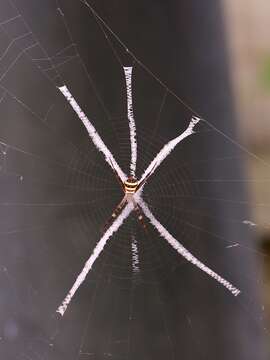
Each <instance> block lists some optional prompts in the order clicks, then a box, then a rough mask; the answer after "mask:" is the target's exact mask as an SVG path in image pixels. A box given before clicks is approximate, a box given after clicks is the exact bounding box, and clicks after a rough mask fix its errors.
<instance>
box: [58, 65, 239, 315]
mask: <svg viewBox="0 0 270 360" xmlns="http://www.w3.org/2000/svg"><path fill="white" fill-rule="evenodd" d="M123 70H124V75H125V81H126V93H127V118H128V124H129V130H130V144H131V160H130V175H129V176H127V175H126V174H125V173H124V172H123V171H122V169H121V168H120V166H119V165H118V163H117V162H116V160H115V159H114V157H113V154H112V153H111V151H110V150H109V149H108V147H107V146H106V145H105V143H104V142H103V140H102V139H101V137H100V136H99V134H98V132H97V131H96V129H95V127H94V126H93V124H92V123H91V122H90V120H89V118H88V117H87V116H86V115H85V113H84V112H83V111H82V110H81V108H80V106H79V105H78V103H77V101H76V100H75V99H74V97H73V96H72V94H71V92H70V91H69V89H68V88H67V86H66V85H63V86H61V87H59V88H58V89H59V90H60V91H61V93H62V94H63V95H64V97H65V98H66V100H67V101H68V103H69V104H70V105H71V107H72V109H73V110H74V111H75V113H76V114H77V116H78V117H79V119H80V120H81V121H82V123H83V124H84V126H85V128H86V130H87V131H88V134H89V137H90V138H91V140H92V141H93V143H94V145H95V146H96V148H97V150H98V151H100V152H101V153H102V154H103V155H104V158H105V161H106V162H107V163H108V164H109V165H110V167H111V169H112V170H113V172H114V174H115V176H116V178H117V180H118V182H119V184H120V186H121V188H122V190H123V192H124V197H123V199H122V200H121V202H120V204H119V205H118V206H116V208H115V210H114V211H113V213H112V216H111V218H110V219H109V221H108V222H107V225H106V226H105V229H104V231H103V233H102V237H101V239H100V240H99V241H98V243H97V244H96V246H95V248H94V250H93V252H92V254H91V255H90V256H89V258H88V260H87V261H86V263H85V265H84V267H83V269H82V271H81V272H80V274H79V275H78V276H77V278H76V280H75V282H74V284H73V286H72V287H71V289H70V290H69V292H68V294H67V295H66V297H65V298H64V300H63V301H62V303H61V305H60V306H59V307H58V309H57V312H58V313H60V314H61V315H62V316H63V315H64V313H65V311H66V309H67V307H68V305H69V303H70V301H71V300H72V298H73V296H74V295H75V293H76V291H77V290H78V288H79V287H80V286H81V284H82V283H83V281H84V280H85V278H86V276H87V274H88V272H89V271H90V270H91V269H92V267H93V265H94V263H95V261H96V259H97V258H98V257H99V255H100V253H101V252H102V250H103V249H104V246H105V245H106V243H107V241H108V239H109V238H111V237H112V235H113V234H114V233H116V232H117V231H118V229H119V228H120V226H121V225H122V224H123V222H124V221H125V220H126V219H127V217H128V216H129V215H130V213H131V212H132V211H133V210H134V211H135V212H136V213H137V215H138V219H139V221H140V223H141V224H142V225H143V227H144V229H146V225H145V223H144V220H143V214H144V215H145V216H146V217H147V218H148V220H149V222H150V224H151V225H153V227H154V228H155V229H156V230H157V232H158V233H159V235H160V236H161V237H162V238H164V239H165V240H166V241H167V243H168V244H169V245H170V246H171V247H172V248H173V249H174V250H175V251H177V252H178V253H179V254H180V255H182V256H183V257H184V258H185V259H186V260H187V261H189V262H190V263H192V264H193V265H195V266H196V267H197V268H199V269H200V270H202V271H203V272H205V273H206V274H207V275H208V276H210V277H212V278H213V279H215V280H216V281H217V282H218V283H219V284H221V285H222V286H224V287H225V288H226V289H227V290H229V291H230V292H231V293H232V294H233V295H234V296H237V295H238V294H239V293H240V290H239V289H237V288H236V287H235V286H234V285H232V284H231V283H230V282H229V281H227V280H226V279H224V278H223V277H222V276H220V275H219V274H217V273H216V272H215V271H213V270H212V269H210V268H209V267H208V266H207V265H205V264H204V263H202V262H201V261H200V260H199V259H197V258H196V257H195V256H194V255H192V254H191V252H189V251H188V250H187V249H186V248H185V247H184V246H183V245H182V244H181V243H180V242H179V241H178V240H177V239H175V238H174V237H173V235H171V234H170V233H169V231H168V230H167V229H166V228H165V227H164V226H163V225H162V224H161V223H160V221H159V220H158V219H157V218H156V217H155V215H154V214H153V213H152V211H151V210H150V208H149V207H148V205H147V203H146V201H145V200H144V199H143V198H142V193H143V187H144V185H145V184H146V182H147V181H148V179H149V178H150V176H151V175H153V174H154V172H155V170H156V168H157V167H159V166H160V165H161V163H162V162H163V161H164V160H165V159H166V158H167V156H168V155H169V154H170V153H171V152H172V151H173V150H174V148H175V147H176V146H177V145H178V144H179V143H180V142H181V141H182V140H184V139H185V138H187V137H188V136H190V135H192V134H193V133H194V131H193V128H194V126H196V124H197V123H198V122H199V121H200V120H201V119H200V118H198V117H194V116H193V117H192V118H191V120H190V123H189V125H188V127H187V128H186V130H185V131H184V132H183V133H181V134H180V135H178V136H177V137H176V138H174V139H172V140H170V141H169V142H168V143H167V144H165V145H164V146H163V148H162V149H161V150H160V151H159V152H158V154H157V155H156V157H155V158H154V159H153V160H152V162H151V163H150V164H149V165H148V167H147V168H146V170H145V171H144V173H143V174H142V176H141V178H140V179H139V180H138V179H137V177H136V162H137V140H136V124H135V119H134V115H133V105H132V87H131V85H132V84H131V80H132V67H124V68H123ZM136 261H137V262H138V261H139V260H138V259H137V260H136ZM136 266H137V264H136Z"/></svg>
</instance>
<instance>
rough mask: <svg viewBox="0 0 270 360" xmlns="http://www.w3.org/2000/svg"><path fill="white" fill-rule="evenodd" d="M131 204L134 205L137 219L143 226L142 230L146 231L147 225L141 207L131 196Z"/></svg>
mask: <svg viewBox="0 0 270 360" xmlns="http://www.w3.org/2000/svg"><path fill="white" fill-rule="evenodd" d="M132 204H133V206H134V211H135V212H136V214H137V218H138V220H139V223H140V224H141V225H142V227H143V230H144V231H145V232H146V233H148V230H147V225H146V223H145V221H144V216H143V212H142V209H141V207H140V205H139V204H138V203H137V202H136V201H135V200H134V199H133V198H132Z"/></svg>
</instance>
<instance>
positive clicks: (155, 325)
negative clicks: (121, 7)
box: [0, 1, 269, 360]
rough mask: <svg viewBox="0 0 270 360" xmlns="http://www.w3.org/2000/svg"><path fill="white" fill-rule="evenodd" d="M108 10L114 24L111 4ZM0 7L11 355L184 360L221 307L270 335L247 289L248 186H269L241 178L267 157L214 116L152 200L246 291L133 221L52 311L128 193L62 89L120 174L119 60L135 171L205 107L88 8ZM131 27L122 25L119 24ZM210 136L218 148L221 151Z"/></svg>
mask: <svg viewBox="0 0 270 360" xmlns="http://www.w3.org/2000/svg"><path fill="white" fill-rule="evenodd" d="M101 9H102V11H105V12H104V14H105V15H106V11H107V16H105V17H104V18H108V19H109V18H110V11H111V12H112V14H113V13H114V12H117V10H114V9H113V8H112V9H111V10H110V11H109V10H108V9H107V10H104V9H105V7H104V8H102V6H101ZM0 16H1V19H0V27H1V33H0V36H1V39H0V44H1V56H0V66H1V70H0V91H1V93H0V113H1V124H0V134H1V135H0V145H1V148H0V156H1V158H0V160H1V185H2V186H1V206H0V208H1V255H0V266H1V268H2V271H1V288H2V289H3V293H2V295H1V299H0V301H1V305H2V310H1V322H2V324H3V326H2V329H1V334H0V336H1V343H2V346H1V351H3V354H4V355H3V356H5V358H6V359H9V358H10V359H21V360H25V359H31V360H34V359H37V360H38V359H49V360H51V359H78V360H85V359H107V358H110V359H128V360H129V359H133V358H134V359H135V358H136V359H138V358H140V359H159V358H162V359H164V358H165V359H177V358H178V357H179V356H180V354H181V355H183V356H184V358H188V356H189V354H190V353H191V352H190V351H191V350H190V349H191V348H195V350H194V351H195V353H196V354H197V358H202V359H206V358H208V355H207V354H208V349H207V348H206V347H205V344H206V343H207V341H206V340H205V338H204V337H205V336H206V335H205V332H206V329H207V331H208V332H209V333H210V335H209V336H210V337H211V336H212V337H213V338H214V337H215V332H216V331H217V328H218V327H215V325H213V324H212V325H211V327H210V328H209V327H206V326H205V323H206V321H207V320H208V319H209V314H210V313H212V312H213V314H216V315H217V314H219V316H220V317H221V318H222V319H223V320H222V321H224V319H227V320H226V321H227V324H226V326H227V327H229V328H233V327H234V326H239V325H237V324H238V321H239V319H241V321H243V318H244V319H245V325H243V326H246V327H248V328H250V329H251V331H254V332H255V333H256V334H259V332H260V328H261V327H262V326H263V327H264V330H265V334H268V330H267V327H266V325H265V322H264V306H263V305H262V304H259V306H258V301H257V299H256V296H255V295H254V283H259V282H261V281H262V276H261V268H260V266H257V265H255V264H254V262H255V260H254V255H255V254H256V256H257V257H258V258H262V257H263V258H266V256H265V255H264V254H260V253H259V251H258V249H257V248H256V244H254V242H252V241H251V239H252V238H253V237H254V232H253V230H254V228H256V226H252V224H253V225H256V224H254V223H253V222H252V219H251V217H250V215H249V213H248V211H247V205H251V206H253V207H255V206H266V207H269V204H253V203H252V202H251V201H250V199H249V197H248V195H247V193H246V192H245V190H243V189H242V188H241V187H239V183H241V184H242V183H244V184H245V183H247V182H249V181H264V179H247V178H246V179H245V178H243V176H242V169H241V166H239V162H240V163H241V162H244V161H245V158H246V157H247V156H248V157H251V158H253V159H255V161H260V162H263V163H264V166H267V167H269V164H266V163H265V162H264V160H262V159H259V158H258V157H257V156H256V155H255V154H251V153H249V152H248V150H246V149H245V148H244V147H243V146H242V145H241V144H240V143H238V141H237V140H236V139H234V138H233V137H231V135H230V131H232V130H231V129H229V128H228V129H226V128H225V129H223V128H222V126H220V127H218V126H216V125H215V124H216V123H214V122H209V121H208V120H206V119H203V120H202V121H201V122H200V123H199V125H198V127H197V128H196V134H195V135H193V136H192V137H190V138H188V139H187V140H184V142H183V143H181V144H180V145H179V148H177V149H176V150H175V151H174V152H173V153H172V154H171V155H170V156H169V157H168V158H167V159H166V161H164V163H163V164H162V165H161V166H160V168H159V169H158V170H157V171H156V172H155V174H154V175H153V178H151V181H149V184H147V185H146V186H145V189H144V198H145V199H146V201H147V203H148V204H149V205H150V207H151V209H152V211H153V212H154V213H155V215H156V217H157V218H158V219H159V220H160V222H161V223H162V224H163V226H165V227H166V228H167V229H168V230H169V231H170V232H172V233H173V235H174V237H175V238H176V239H179V241H180V242H181V243H182V244H183V245H184V246H185V247H186V248H188V249H189V250H190V251H191V252H192V253H193V254H195V255H196V256H197V257H198V258H200V259H201V260H202V261H203V262H205V263H207V264H208V265H209V266H210V267H211V268H213V269H215V270H216V271H217V272H218V273H219V274H221V275H222V276H224V277H225V278H228V279H230V281H231V282H232V283H233V284H237V286H238V287H239V288H240V289H241V297H239V298H233V297H232V296H231V295H230V294H224V292H225V290H224V289H222V287H220V286H219V285H218V284H216V283H215V282H214V281H213V280H212V279H208V277H207V276H206V275H205V274H204V273H201V272H200V271H199V270H197V269H196V268H195V269H194V268H193V266H192V265H190V264H188V263H187V262H186V261H185V260H184V259H183V258H182V257H181V256H180V255H179V254H178V253H177V252H175V251H174V250H173V249H172V248H171V247H170V246H169V245H168V244H167V243H166V241H165V240H164V239H162V238H161V237H159V236H158V234H157V232H156V230H155V229H154V228H152V227H151V225H150V224H149V223H147V232H145V231H144V230H143V229H142V227H141V226H140V224H139V223H138V220H137V218H136V216H134V215H132V216H130V217H129V218H128V219H127V220H126V221H125V223H124V224H123V226H122V227H121V228H120V229H119V230H118V231H117V233H115V234H114V235H113V237H112V238H111V239H110V241H108V244H107V245H106V246H105V248H104V251H103V252H102V254H101V255H100V257H98V259H97V261H96V263H95V265H94V267H93V269H92V270H91V272H90V273H89V274H88V276H87V279H86V281H85V283H84V284H83V285H82V286H81V287H80V289H79V290H78V292H77V294H76V296H75V297H74V299H73V300H72V303H71V304H70V307H69V309H68V311H67V313H66V314H65V316H64V317H63V318H61V319H59V317H58V315H57V314H56V313H55V311H56V309H57V307H58V305H59V303H60V302H61V301H62V299H63V297H64V296H65V294H66V292H67V291H68V289H69V288H70V286H71V284H72V282H73V281H74V278H75V277H76V275H77V274H78V273H79V272H80V271H81V268H82V265H83V264H84V262H85V261H86V259H87V258H88V257H89V254H91V252H92V250H93V249H94V247H95V245H96V243H97V241H98V240H99V239H100V237H101V234H102V230H103V227H104V224H105V223H106V221H107V220H108V219H109V218H110V216H111V214H112V211H113V209H114V208H115V206H116V205H117V204H118V203H119V201H120V200H121V197H122V191H121V189H120V188H119V184H118V183H117V180H116V179H115V177H114V174H113V173H112V171H111V169H110V168H109V166H107V164H106V163H105V161H104V159H103V157H102V156H101V154H100V153H98V152H97V150H96V148H95V146H94V145H93V143H92V142H91V141H90V139H89V137H88V134H87V132H86V131H85V128H84V127H83V125H82V124H81V122H80V120H79V119H78V118H77V117H76V115H75V114H74V112H73V111H72V109H71V108H70V106H69V104H68V103H67V102H66V100H65V98H64V97H63V96H62V95H61V93H60V92H59V90H58V88H57V87H59V86H62V85H63V84H67V85H68V87H69V88H70V89H72V94H73V96H74V98H75V99H76V100H77V101H78V102H79V104H80V106H81V107H82V109H83V111H84V112H85V113H86V114H87V115H88V116H89V118H90V119H91V121H92V122H93V124H94V126H95V127H96V129H97V131H98V133H99V134H100V136H101V137H102V139H103V141H104V142H105V143H106V145H107V146H108V148H109V149H110V150H111V151H112V153H113V155H114V157H115V158H116V159H117V161H118V163H119V164H120V165H121V168H122V169H124V170H125V171H126V172H128V170H129V167H130V157H131V154H130V135H129V128H128V122H127V111H126V88H125V78H124V72H123V66H133V77H132V87H133V97H134V98H133V101H134V116H135V119H136V124H137V129H136V130H137V140H138V162H137V171H136V172H137V174H142V173H143V172H144V170H145V169H146V167H147V166H148V165H149V163H150V162H151V161H152V160H153V158H154V156H155V155H156V154H157V152H158V151H159V150H160V149H161V147H162V146H163V145H164V144H165V143H167V142H168V141H169V140H171V139H172V138H174V137H175V136H176V134H180V133H181V132H183V131H184V130H185V129H186V127H187V125H188V123H189V121H190V118H191V116H192V115H194V114H196V113H195V112H194V110H192V108H191V107H190V106H187V105H186V104H185V103H184V102H183V101H182V100H181V99H182V98H180V97H178V96H176V94H175V93H174V92H173V91H172V90H171V88H170V87H167V85H165V84H164V83H163V82H162V80H161V78H162V77H161V76H159V75H158V76H157V75H154V74H153V73H151V71H150V70H149V69H148V68H147V67H146V65H145V64H144V62H141V61H140V60H139V56H138V58H137V54H140V53H141V52H142V50H140V42H139V41H138V40H137V39H136V37H135V36H134V35H133V38H132V37H131V38H130V37H129V34H128V33H127V34H126V35H125V36H124V38H125V39H127V42H128V43H131V44H134V46H135V48H134V50H133V49H132V50H130V49H128V48H127V47H126V45H124V43H123V42H122V37H121V39H120V38H119V37H118V35H117V34H118V33H117V34H116V33H114V32H112V30H111V28H110V27H109V26H108V24H107V23H106V22H104V20H103V17H100V15H99V12H98V13H96V12H95V11H94V10H93V8H92V7H91V5H90V4H88V3H86V2H85V3H83V2H79V1H78V2H68V3H64V2H54V1H47V2H46V12H45V13H44V8H43V5H41V4H39V3H38V2H35V1H27V2H26V1H20V2H17V3H12V2H10V1H5V2H4V3H3V5H1V15H0ZM115 19H116V18H115ZM127 22H128V20H127V19H123V21H122V22H121V23H120V24H118V30H119V33H124V31H127V28H128V26H127ZM115 26H116V27H117V24H116V23H115ZM55 34H57V36H55ZM151 35H153V34H150V35H147V36H149V37H151ZM136 40H137V41H136ZM168 47H169V48H170V47H171V44H168ZM132 51H134V53H133V52H132ZM142 54H143V52H142ZM168 56H169V55H166V57H164V58H162V59H161V60H160V61H159V64H161V65H160V68H159V66H158V65H156V70H157V73H158V74H160V73H161V74H166V71H165V70H168V67H166V65H165V64H166V61H167V60H166V59H167V58H168ZM140 58H142V59H144V56H143V55H142V56H141V57H140ZM167 64H168V63H167ZM154 66H155V64H154ZM162 68H164V69H165V70H163V71H162V70H161V69H162ZM163 78H164V77H163ZM184 90H185V89H184ZM184 90H183V89H182V92H184ZM186 91H187V93H188V90H186ZM177 93H178V92H177ZM180 93H181V91H180ZM209 143H211V144H217V143H218V144H219V146H218V147H217V146H215V152H213V151H212V150H211V146H206V144H208V145H209ZM213 148H214V145H213ZM239 160H240V161H239ZM243 188H244V186H243ZM222 208H226V211H221V209H222ZM217 209H219V211H217ZM266 227H269V225H268V224H266ZM240 260H241V266H240V265H239V261H240ZM259 264H261V262H259ZM247 269H252V273H251V271H250V270H248V271H247ZM250 274H251V275H250ZM264 286H267V284H266V285H264ZM209 293H211V296H209ZM191 299H192V300H191ZM213 307H214V309H213ZM221 313H222V315H220V314H221ZM243 314H244V315H243ZM213 316H215V315H213ZM216 326H217V325H216ZM179 334H181V336H180V335H179ZM183 334H184V335H183ZM227 336H228V338H226V342H227V343H228V344H231V342H232V338H231V337H230V336H229V335H227ZM211 345H212V347H213V348H214V347H215V346H218V345H214V344H213V343H212V344H211Z"/></svg>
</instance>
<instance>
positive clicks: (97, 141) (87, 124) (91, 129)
mask: <svg viewBox="0 0 270 360" xmlns="http://www.w3.org/2000/svg"><path fill="white" fill-rule="evenodd" d="M58 89H59V90H60V91H61V93H62V94H63V95H64V97H65V98H66V99H67V101H68V102H69V104H70V105H71V107H72V109H73V110H74V111H75V113H76V114H77V115H78V117H79V119H80V120H81V121H82V122H83V124H84V126H85V128H86V130H87V131H88V134H89V136H90V138H91V139H92V141H93V143H94V145H95V146H96V148H97V149H98V150H99V151H100V152H102V153H103V155H104V156H105V160H106V161H107V163H108V164H109V165H110V167H111V168H112V169H113V167H114V169H115V170H116V172H117V173H118V175H119V176H120V178H121V180H122V181H125V180H126V179H127V176H126V174H125V173H124V172H123V171H122V169H121V168H120V166H119V165H118V164H117V162H116V160H115V159H114V157H113V155H112V153H111V152H110V150H109V149H108V148H107V146H106V145H105V144H104V142H103V140H102V139H101V137H100V136H99V134H98V132H97V131H96V129H95V128H94V126H93V125H92V123H91V121H90V120H89V119H88V117H87V116H86V115H85V113H84V112H83V111H82V109H81V108H80V106H79V105H78V103H77V101H76V100H75V99H74V97H73V96H72V94H71V93H70V91H69V89H68V88H67V87H66V85H64V86H61V87H59V88H58ZM112 165H113V166H112ZM114 169H113V170H114Z"/></svg>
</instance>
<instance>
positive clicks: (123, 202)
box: [102, 196, 127, 233]
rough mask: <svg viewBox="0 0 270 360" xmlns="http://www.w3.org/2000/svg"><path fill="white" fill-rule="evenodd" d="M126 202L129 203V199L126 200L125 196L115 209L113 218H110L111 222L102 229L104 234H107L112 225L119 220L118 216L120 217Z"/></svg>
mask: <svg viewBox="0 0 270 360" xmlns="http://www.w3.org/2000/svg"><path fill="white" fill-rule="evenodd" d="M126 202H127V198H126V196H124V197H123V199H122V200H121V202H120V203H119V204H118V205H117V206H116V207H115V209H114V211H113V213H112V215H111V217H110V218H109V220H108V221H107V222H106V224H105V225H104V227H103V229H102V233H105V231H106V230H107V229H108V227H110V226H111V224H112V223H113V222H114V220H115V219H116V218H117V216H118V215H119V213H120V212H121V210H122V209H123V207H124V205H125V204H126Z"/></svg>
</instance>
